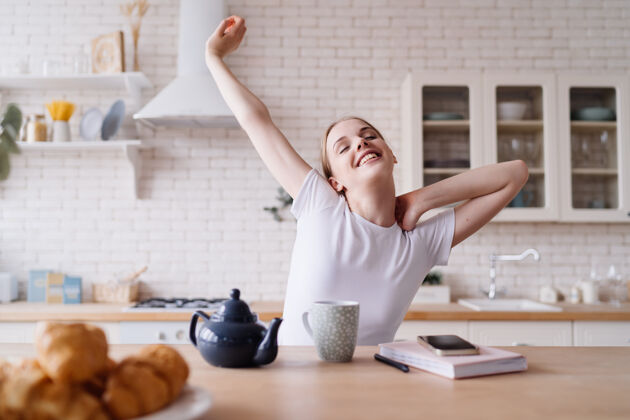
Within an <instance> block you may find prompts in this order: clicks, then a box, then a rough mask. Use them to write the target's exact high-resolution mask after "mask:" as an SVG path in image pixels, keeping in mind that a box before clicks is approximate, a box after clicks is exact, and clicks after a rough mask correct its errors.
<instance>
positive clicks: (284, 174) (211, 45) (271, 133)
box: [206, 16, 311, 198]
mask: <svg viewBox="0 0 630 420" xmlns="http://www.w3.org/2000/svg"><path fill="white" fill-rule="evenodd" d="M230 24H231V25H233V27H230ZM246 29H247V28H245V21H244V20H243V19H242V18H240V17H238V16H235V17H230V18H227V19H225V20H224V21H223V22H221V24H220V25H219V27H218V28H217V29H216V31H215V32H214V33H213V34H212V35H211V36H210V38H209V39H208V41H207V43H206V65H207V66H208V69H209V70H210V72H211V73H212V77H213V78H214V80H215V82H216V84H217V86H218V88H219V91H220V92H221V95H222V96H223V99H225V102H226V103H227V105H228V106H229V107H230V109H231V110H232V112H233V113H234V116H235V117H236V120H237V121H238V122H239V124H240V125H241V127H242V128H243V130H245V132H246V133H247V135H248V137H249V138H250V140H251V142H252V144H253V145H254V148H255V149H256V151H257V152H258V154H259V155H260V157H261V159H262V160H263V162H264V163H265V165H266V166H267V168H268V169H269V171H270V172H271V174H272V175H273V177H274V178H275V179H276V180H277V181H278V182H279V183H280V185H282V187H283V188H284V189H285V190H286V191H287V192H288V193H289V194H290V195H291V197H293V198H295V197H296V196H297V193H298V192H299V190H300V187H301V186H302V183H303V181H304V178H305V177H306V175H307V174H308V172H309V171H310V170H311V167H310V166H309V165H308V163H306V162H305V161H304V160H303V159H302V158H301V157H300V155H299V154H298V153H297V152H296V151H295V149H293V147H292V146H291V143H289V141H288V140H287V139H286V137H285V136H284V135H283V134H282V132H281V131H280V130H279V129H278V128H277V127H276V125H275V124H274V123H273V121H272V120H271V115H270V114H269V110H268V109H267V107H266V106H265V104H263V103H262V101H261V100H260V99H258V97H256V95H254V94H253V93H252V92H251V91H250V90H249V89H247V87H245V86H244V85H243V84H242V83H241V82H240V81H238V79H237V78H236V77H235V76H234V74H232V72H231V71H230V69H229V68H228V67H227V66H226V64H225V63H224V62H223V56H224V55H226V54H228V53H229V52H231V51H234V50H235V49H236V48H237V47H238V45H239V44H240V42H241V40H242V39H243V36H244V35H245V30H246Z"/></svg>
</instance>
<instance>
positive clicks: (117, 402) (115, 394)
mask: <svg viewBox="0 0 630 420" xmlns="http://www.w3.org/2000/svg"><path fill="white" fill-rule="evenodd" d="M188 373H189V370H188V365H187V364H186V361H185V360H184V359H183V358H182V356H181V355H180V354H179V353H178V352H177V351H176V350H175V349H173V348H172V347H168V346H165V345H160V344H158V345H152V346H147V347H145V348H143V349H142V350H141V351H140V353H139V354H138V355H136V356H130V357H127V358H125V359H124V360H122V361H121V362H120V363H119V364H118V366H117V367H116V368H115V369H114V371H113V372H112V373H111V374H110V375H109V377H108V378H107V384H106V386H105V393H104V394H103V401H104V403H105V406H106V407H107V409H108V410H109V412H110V414H112V416H114V417H115V418H116V419H119V420H122V419H129V418H132V417H137V416H141V415H144V414H148V413H151V412H154V411H157V410H159V409H160V408H162V407H164V406H166V405H168V404H170V403H171V402H172V401H173V400H175V398H177V396H178V395H179V394H180V392H181V390H182V388H183V386H184V384H185V382H186V379H187V378H188Z"/></svg>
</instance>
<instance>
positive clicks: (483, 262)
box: [0, 0, 630, 299]
mask: <svg viewBox="0 0 630 420" xmlns="http://www.w3.org/2000/svg"><path fill="white" fill-rule="evenodd" d="M119 3H120V2H119V1H113V0H98V1H97V0H58V1H54V2H52V1H49V0H31V1H23V0H4V1H3V4H2V7H0V19H1V20H2V21H3V24H2V25H0V57H1V58H0V64H2V63H6V62H7V60H8V61H9V65H10V64H11V63H12V62H13V60H15V59H18V58H20V57H22V56H28V57H30V59H31V65H32V68H33V70H34V71H37V70H39V68H41V60H42V59H44V58H60V59H62V60H63V65H65V66H70V65H71V63H72V57H73V55H74V54H75V53H76V52H77V51H78V50H81V49H84V50H86V51H87V49H88V48H87V45H88V44H89V41H90V40H91V39H92V38H93V37H95V36H97V35H100V34H102V33H107V32H111V31H114V30H118V29H121V30H123V31H124V32H125V37H126V39H125V44H126V45H125V50H126V62H127V63H128V65H129V63H132V49H131V38H130V32H129V28H128V25H127V22H126V20H125V18H124V17H123V16H121V15H120V13H119V8H118V4H119ZM150 4H151V8H150V10H149V12H148V14H147V16H145V19H144V21H143V24H142V30H141V37H140V51H139V60H140V66H141V69H142V70H143V71H144V72H145V73H146V75H147V76H148V77H149V78H150V79H151V81H152V82H153V83H154V84H155V92H157V91H159V90H160V89H161V88H162V87H164V86H165V84H166V83H168V82H169V81H170V80H171V79H172V78H173V76H174V75H175V70H176V69H175V64H176V59H177V51H176V50H177V34H178V28H177V26H178V4H179V3H178V1H176V0H150ZM229 11H230V13H233V14H239V15H241V16H243V17H245V18H246V20H247V26H248V29H249V30H248V33H247V36H246V38H245V41H244V44H243V45H242V46H241V48H240V49H239V50H238V51H237V52H236V53H235V54H234V55H232V56H230V57H228V59H227V62H228V64H230V66H231V68H232V69H233V71H234V73H235V74H236V75H237V76H238V77H239V78H240V79H241V80H242V81H243V82H244V83H246V84H247V85H248V87H249V88H250V89H251V90H252V91H253V92H254V93H256V94H257V95H259V96H260V97H261V99H262V100H263V101H264V102H265V103H266V104H267V105H268V106H269V108H270V110H271V113H272V116H273V117H274V121H275V122H276V123H277V124H278V126H279V127H280V128H281V130H282V131H283V132H284V133H285V135H286V136H287V137H288V138H289V139H290V141H291V142H292V144H293V145H294V146H295V147H296V149H297V150H298V151H299V153H300V154H302V156H304V158H305V159H306V160H307V161H308V162H309V163H311V164H312V165H314V166H316V167H318V168H319V161H318V156H319V150H318V147H319V138H320V136H321V134H322V131H323V130H324V128H325V127H326V126H327V124H328V123H329V122H330V121H331V120H332V119H334V118H336V117H337V116H339V115H341V114H347V113H352V114H357V115H361V116H364V117H365V118H366V119H368V120H370V121H371V122H373V123H374V124H375V125H376V126H377V127H378V128H379V129H380V130H381V132H383V134H384V135H385V137H386V138H387V139H388V140H389V142H390V143H391V144H392V147H393V149H394V151H397V150H398V149H399V147H400V142H399V138H400V135H401V133H400V127H399V115H400V109H399V102H400V98H399V86H400V83H401V81H402V78H403V76H404V74H405V73H406V72H407V71H409V70H412V69H415V70H420V69H433V70H435V69H439V70H458V69H518V70H526V69H549V70H588V71H593V72H596V73H599V74H604V73H605V72H606V71H608V70H617V71H619V70H622V71H627V70H628V67H629V66H630V59H629V58H628V57H629V54H630V32H629V31H628V30H627V22H628V18H629V17H630V2H628V1H597V0H586V1H571V0H556V1H552V0H540V1H539V0H513V1H507V0H484V1H481V0H476V1H469V0H450V1H446V0H425V1H422V0H414V1H411V0H408V1H399V0H388V1H387V0H372V1H367V0H366V1H362V0H353V1H351V0H345V1H342V0H328V1H323V0H320V1H316V0H309V1H306V0H303V1H285V0H230V1H229ZM0 67H2V66H0ZM155 92H147V94H146V98H145V99H148V98H149V97H151V96H152V95H153V94H154V93H155ZM119 97H123V98H124V99H129V98H127V97H126V96H125V92H123V91H120V92H90V91H75V92H71V91H67V92H66V91H53V90H51V91H47V92H38V91H11V92H5V93H4V96H3V98H2V99H3V103H5V104H6V103H7V102H17V103H18V104H19V105H20V106H21V107H22V109H23V111H24V112H25V113H31V112H43V111H44V108H43V103H44V102H47V101H49V100H52V99H58V98H63V99H67V100H70V101H72V102H74V103H76V104H77V106H78V109H77V111H76V112H75V116H74V117H73V118H72V120H71V123H72V131H73V132H72V134H73V136H75V137H78V121H79V120H80V116H81V115H82V113H83V112H85V110H86V109H88V108H89V107H92V106H99V107H100V108H101V109H102V110H103V111H106V110H107V109H108V107H109V106H110V105H111V103H112V102H113V101H114V100H116V99H117V98H119ZM136 136H139V137H140V138H142V139H143V140H144V141H145V142H146V143H147V144H148V145H149V146H152V147H153V148H151V149H147V150H144V151H142V161H143V172H142V179H141V182H140V195H141V197H142V199H140V200H133V199H130V198H129V188H130V186H129V185H130V182H131V171H130V169H129V166H128V164H127V161H126V160H125V159H124V157H123V156H122V153H121V152H120V153H119V152H107V153H93V152H90V153H88V152H77V153H72V154H63V155H59V154H55V153H43V152H29V153H25V154H24V155H22V156H19V157H15V158H13V161H12V165H13V169H12V173H11V177H10V179H9V180H8V181H7V182H4V183H2V184H0V202H1V205H0V269H1V270H3V271H4V270H6V271H12V272H14V273H15V274H16V275H17V276H18V277H19V278H20V280H21V281H22V284H21V295H22V297H24V290H25V288H24V285H25V283H24V282H25V280H26V277H27V272H28V270H29V269H34V268H51V269H57V270H62V271H64V272H67V273H74V274H78V275H81V276H83V279H84V282H85V284H86V285H88V284H89V283H90V282H93V281H101V280H108V279H110V278H113V277H115V276H117V275H122V274H126V273H127V272H131V271H133V270H134V269H136V268H139V267H141V266H142V265H144V264H148V265H149V267H150V270H149V271H148V272H147V273H146V274H145V275H143V279H144V281H145V287H144V288H143V289H142V295H143V296H148V295H154V294H159V295H180V296H217V295H225V294H226V293H227V292H228V290H229V289H230V288H232V287H240V288H241V289H242V291H243V296H245V297H246V298H247V299H282V297H283V294H284V290H285V282H286V278H287V273H288V268H289V258H290V255H291V249H292V246H293V241H294V237H295V224H294V222H293V221H292V220H291V216H290V215H289V214H288V212H286V216H287V219H288V220H287V221H285V222H283V223H277V222H275V221H273V220H272V218H271V215H270V214H268V213H266V212H263V211H262V207H264V206H269V205H275V204H277V202H276V201H275V196H276V188H277V187H278V185H277V183H276V182H275V181H274V180H273V179H272V178H271V176H270V175H269V174H268V172H267V170H266V169H265V168H264V166H263V164H262V162H261V161H260V160H259V158H258V157H257V155H256V153H255V150H254V149H253V147H252V146H251V145H250V143H249V141H248V139H247V137H246V136H245V135H244V133H243V132H242V131H241V130H225V129H211V130H166V131H163V132H159V133H157V134H156V133H153V132H152V131H150V130H147V129H144V128H140V131H139V132H138V133H137V132H136V128H135V127H134V124H132V123H129V122H126V124H125V126H124V128H123V130H122V133H121V134H120V137H126V138H132V137H136ZM395 175H396V177H398V173H397V172H396V174H395ZM528 247H536V248H537V249H538V250H539V251H540V252H541V255H542V261H541V262H540V263H539V264H536V263H534V262H532V261H525V262H522V263H520V264H509V263H506V264H502V265H500V266H499V267H498V282H499V283H500V286H507V287H508V288H509V290H510V292H511V293H513V294H523V295H527V296H530V297H534V296H535V295H536V290H537V286H539V285H541V284H544V283H546V282H550V281H553V282H555V284H556V285H557V286H560V287H561V288H562V289H563V290H565V291H568V288H569V287H570V285H571V284H572V283H573V282H574V281H575V280H577V279H579V278H582V277H584V276H586V275H587V274H588V271H589V268H590V262H591V261H593V260H596V259H601V258H604V257H611V258H613V257H614V258H619V259H623V258H626V259H627V256H628V255H629V254H630V226H629V225H618V224H610V225H599V224H598V225H594V224H554V223H527V224H524V223H510V224H491V225H488V226H486V227H484V228H483V229H482V230H481V231H480V232H479V233H477V234H476V235H474V236H473V237H471V238H469V239H468V240H466V241H465V242H464V243H463V244H461V245H459V246H457V247H456V248H455V249H454V250H453V252H452V257H451V260H450V265H449V267H447V268H446V269H445V270H444V271H445V273H446V278H447V282H448V283H449V284H451V285H452V287H453V294H454V296H455V297H457V296H461V295H467V294H474V293H475V292H476V290H477V288H478V287H479V286H485V285H486V282H487V277H488V254H489V253H490V252H492V251H495V250H496V251H500V252H505V253H512V252H514V253H516V252H520V251H522V250H523V249H525V248H528ZM84 290H85V294H86V295H87V296H88V297H89V296H90V288H89V287H85V288H84Z"/></svg>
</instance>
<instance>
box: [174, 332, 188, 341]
mask: <svg viewBox="0 0 630 420" xmlns="http://www.w3.org/2000/svg"><path fill="white" fill-rule="evenodd" d="M175 338H177V339H178V340H179V341H182V340H183V339H185V338H186V333H185V332H184V331H182V330H177V332H176V333H175Z"/></svg>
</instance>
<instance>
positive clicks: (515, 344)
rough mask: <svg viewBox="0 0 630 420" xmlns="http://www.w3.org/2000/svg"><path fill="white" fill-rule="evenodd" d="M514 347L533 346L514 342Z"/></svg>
mask: <svg viewBox="0 0 630 420" xmlns="http://www.w3.org/2000/svg"><path fill="white" fill-rule="evenodd" d="M512 345H513V346H531V344H527V343H520V342H518V341H513V342H512Z"/></svg>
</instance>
